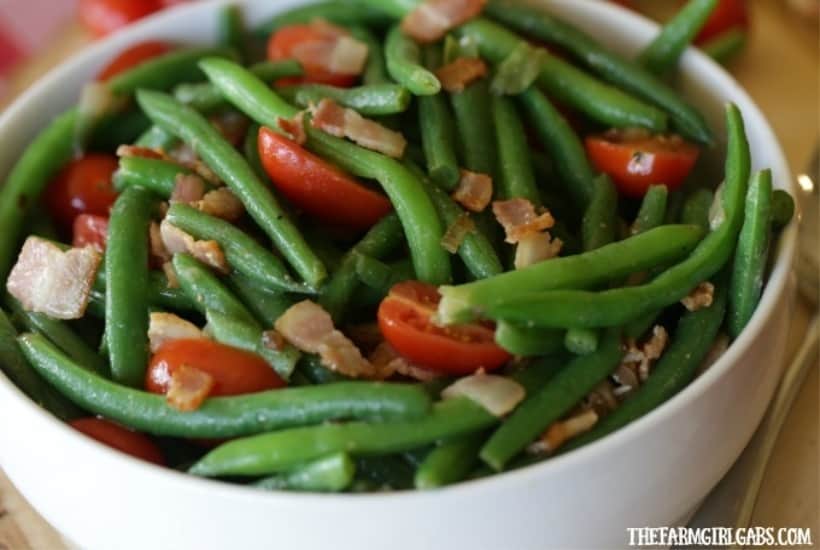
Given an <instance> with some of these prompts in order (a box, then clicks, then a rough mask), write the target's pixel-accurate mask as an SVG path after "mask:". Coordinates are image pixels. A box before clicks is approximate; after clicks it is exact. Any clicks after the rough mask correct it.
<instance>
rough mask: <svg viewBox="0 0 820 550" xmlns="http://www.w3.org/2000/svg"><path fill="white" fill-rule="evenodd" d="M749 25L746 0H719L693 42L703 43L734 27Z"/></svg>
mask: <svg viewBox="0 0 820 550" xmlns="http://www.w3.org/2000/svg"><path fill="white" fill-rule="evenodd" d="M748 26H749V10H748V9H747V5H746V0H719V1H718V5H717V7H716V8H715V11H713V12H712V15H710V16H709V19H707V20H706V24H705V25H704V26H703V28H702V29H701V30H700V32H699V33H698V35H697V36H696V37H695V44H704V43H706V42H709V41H710V40H711V39H713V38H716V37H717V36H720V35H721V34H723V33H724V32H726V31H728V30H730V29H733V28H735V27H741V28H744V29H745V28H747V27H748Z"/></svg>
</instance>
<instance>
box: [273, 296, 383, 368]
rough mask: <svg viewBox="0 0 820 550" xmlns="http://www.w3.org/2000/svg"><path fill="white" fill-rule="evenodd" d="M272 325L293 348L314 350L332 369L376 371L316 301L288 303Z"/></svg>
mask: <svg viewBox="0 0 820 550" xmlns="http://www.w3.org/2000/svg"><path fill="white" fill-rule="evenodd" d="M274 327H275V328H276V330H277V332H279V334H281V335H282V336H284V338H285V340H287V341H288V342H290V343H291V344H293V345H294V346H296V348H298V349H300V350H302V351H305V352H307V353H317V354H318V355H319V357H320V359H321V361H322V365H324V366H325V367H327V368H328V369H330V370H332V371H334V372H340V373H342V374H344V375H347V376H350V377H352V378H372V377H373V376H374V375H375V374H376V373H375V370H374V369H373V366H372V365H371V364H370V363H369V362H368V361H367V360H366V359H365V358H364V357H362V354H361V352H360V351H359V348H357V347H356V346H355V345H354V344H353V342H351V341H350V340H349V339H348V338H347V337H346V336H345V335H344V334H342V333H341V332H339V331H338V330H336V328H335V327H334V326H333V319H331V317H330V314H328V312H327V311H325V310H324V309H323V308H322V307H321V306H320V305H318V304H316V303H315V302H312V301H310V300H304V301H302V302H299V303H298V304H296V305H294V306H291V307H290V308H289V309H288V310H287V311H285V313H283V314H282V316H281V317H279V319H277V320H276V323H275V324H274Z"/></svg>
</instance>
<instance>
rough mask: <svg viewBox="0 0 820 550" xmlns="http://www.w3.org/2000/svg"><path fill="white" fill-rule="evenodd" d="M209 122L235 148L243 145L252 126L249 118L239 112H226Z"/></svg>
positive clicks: (215, 116) (213, 117)
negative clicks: (249, 127)
mask: <svg viewBox="0 0 820 550" xmlns="http://www.w3.org/2000/svg"><path fill="white" fill-rule="evenodd" d="M209 120H210V121H211V124H212V125H213V126H214V128H216V129H217V130H218V131H219V133H220V134H222V137H224V138H225V140H226V141H227V142H228V143H230V144H231V145H233V146H234V147H236V146H237V145H239V144H240V143H242V140H243V139H244V138H245V134H246V133H247V131H248V126H249V125H250V121H249V120H248V118H247V117H246V116H245V115H243V114H241V113H239V112H237V111H226V112H223V113H220V114H218V115H214V116H212V117H211V118H210V119H209Z"/></svg>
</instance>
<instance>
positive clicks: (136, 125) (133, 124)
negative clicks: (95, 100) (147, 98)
mask: <svg viewBox="0 0 820 550" xmlns="http://www.w3.org/2000/svg"><path fill="white" fill-rule="evenodd" d="M150 127H151V121H150V120H148V117H146V116H145V114H144V113H142V112H141V111H139V110H128V111H126V112H124V113H121V114H118V115H115V116H108V117H104V118H103V119H102V120H101V121H100V123H99V126H97V128H96V129H95V130H94V133H93V134H92V135H91V136H90V141H89V143H88V150H91V151H116V150H117V147H119V146H120V145H122V144H123V143H133V142H134V140H136V139H138V138H139V137H140V136H142V135H143V134H144V133H145V132H146V131H148V129H149V128H150Z"/></svg>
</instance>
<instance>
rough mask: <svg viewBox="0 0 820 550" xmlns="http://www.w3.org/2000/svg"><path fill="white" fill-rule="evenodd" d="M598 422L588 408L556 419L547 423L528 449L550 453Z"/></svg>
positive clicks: (593, 412)
mask: <svg viewBox="0 0 820 550" xmlns="http://www.w3.org/2000/svg"><path fill="white" fill-rule="evenodd" d="M597 423H598V414H597V413H596V412H595V411H594V410H592V409H588V410H585V411H582V412H580V413H578V414H576V415H574V416H571V417H570V418H567V419H564V420H558V421H556V422H553V423H552V424H550V425H549V427H548V428H547V430H546V431H545V432H544V434H543V435H542V436H541V439H539V440H538V441H537V442H535V443H534V444H533V445H530V447H529V451H530V452H535V453H552V452H555V450H556V449H557V448H558V447H560V446H561V445H563V444H564V443H566V442H567V441H568V440H570V439H572V438H573V437H576V436H579V435H581V434H582V433H584V432H587V431H589V430H591V429H592V427H593V426H595V424H597Z"/></svg>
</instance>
